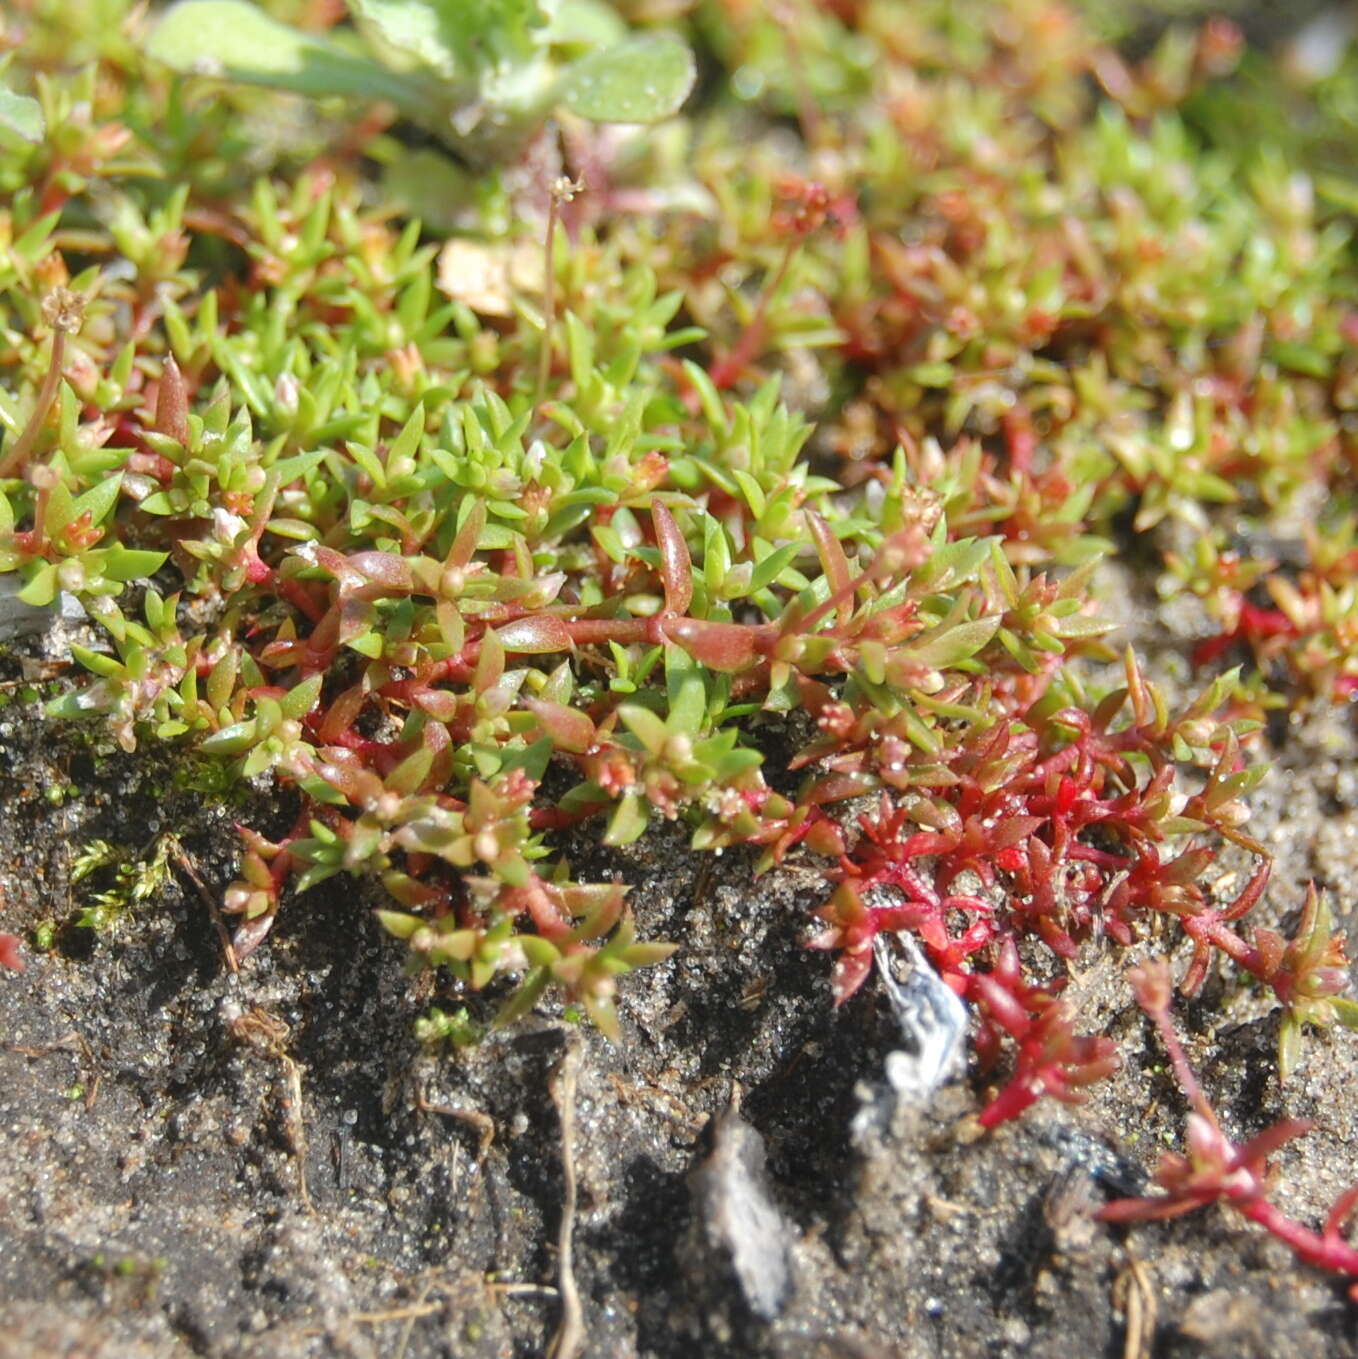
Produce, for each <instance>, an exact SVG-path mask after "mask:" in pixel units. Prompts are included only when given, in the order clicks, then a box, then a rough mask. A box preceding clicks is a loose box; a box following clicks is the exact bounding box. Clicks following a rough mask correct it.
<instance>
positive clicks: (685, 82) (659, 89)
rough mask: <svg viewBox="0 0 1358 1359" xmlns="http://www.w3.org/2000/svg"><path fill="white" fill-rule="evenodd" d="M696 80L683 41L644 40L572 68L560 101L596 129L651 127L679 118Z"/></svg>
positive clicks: (647, 36) (650, 36) (664, 36)
mask: <svg viewBox="0 0 1358 1359" xmlns="http://www.w3.org/2000/svg"><path fill="white" fill-rule="evenodd" d="M695 75H696V69H695V67H694V64H693V53H692V52H690V51H689V49H688V47H687V45H686V44H685V43H684V42H683V41H682V40H681V39H679V38H677V37H674V36H672V35H670V34H645V35H642V36H639V37H635V38H628V39H627V40H626V41H624V42H620V43H618V44H617V46H616V47H607V48H604V49H603V50H602V51H599V52H593V53H591V54H590V55H589V56H587V57H585V58H584V59H583V60H581V61H578V62H576V63H575V65H574V66H572V67H571V68H570V70H569V71H567V73H566V75H565V76H564V77H563V79H562V85H561V99H562V102H563V103H564V104H565V105H566V107H567V108H569V109H570V111H571V112H572V113H578V114H579V115H580V116H581V117H582V118H590V119H593V121H595V122H596V123H655V122H659V121H660V119H662V118H670V117H672V116H673V115H674V114H676V113H678V112H679V109H680V106H681V105H682V104H683V102H684V100H685V99H687V98H688V95H689V91H690V90H691V89H692V88H693V81H694V77H695Z"/></svg>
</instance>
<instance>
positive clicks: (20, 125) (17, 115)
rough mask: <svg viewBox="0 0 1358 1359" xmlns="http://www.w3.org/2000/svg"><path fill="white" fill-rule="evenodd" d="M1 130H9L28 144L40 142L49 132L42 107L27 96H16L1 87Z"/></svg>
mask: <svg viewBox="0 0 1358 1359" xmlns="http://www.w3.org/2000/svg"><path fill="white" fill-rule="evenodd" d="M0 128H7V129H8V130H9V131H10V132H12V133H14V135H15V136H17V137H21V138H22V139H23V140H24V141H26V142H40V141H42V139H43V137H44V135H45V134H46V132H47V122H46V119H44V118H43V116H42V105H41V104H39V103H38V101H37V100H36V99H30V98H29V97H28V96H27V95H23V94H15V93H14V91H13V90H7V89H5V87H4V86H3V85H0Z"/></svg>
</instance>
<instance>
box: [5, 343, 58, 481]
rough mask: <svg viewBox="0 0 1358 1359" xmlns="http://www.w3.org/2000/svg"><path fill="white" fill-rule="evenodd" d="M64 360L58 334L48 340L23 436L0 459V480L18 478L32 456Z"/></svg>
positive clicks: (54, 392) (54, 395)
mask: <svg viewBox="0 0 1358 1359" xmlns="http://www.w3.org/2000/svg"><path fill="white" fill-rule="evenodd" d="M65 357H66V332H65V331H64V330H59V331H57V332H56V334H55V335H53V336H52V356H51V358H50V359H49V360H48V363H47V373H46V375H45V376H44V378H43V380H42V386H41V387H40V388H38V399H37V401H36V402H35V403H34V406H33V413H32V414H31V415H30V416H29V417H28V423H27V424H26V425H25V426H24V429H23V433H22V434H20V435H19V437H18V438H17V439H16V440H15V441H14V443H13V444H12V445H11V446H10V448H9V451H8V452H7V453H6V454H5V456H4V457H3V458H0V477H14V476H20V475H22V473H23V470H24V465H25V464H26V463H27V462H28V458H29V455H30V454H31V453H32V452H33V446H34V444H36V443H37V442H38V435H39V434H40V433H41V432H42V427H43V425H44V424H45V423H46V421H47V413H48V411H50V410H51V409H52V402H53V401H54V400H55V399H56V395H57V387H58V386H59V385H60V383H61V368H62V362H63V360H64V359H65Z"/></svg>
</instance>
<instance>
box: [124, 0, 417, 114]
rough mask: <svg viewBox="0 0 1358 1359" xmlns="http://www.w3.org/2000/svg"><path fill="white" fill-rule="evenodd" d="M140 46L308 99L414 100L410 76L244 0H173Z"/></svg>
mask: <svg viewBox="0 0 1358 1359" xmlns="http://www.w3.org/2000/svg"><path fill="white" fill-rule="evenodd" d="M146 50H147V52H148V53H149V54H150V55H151V56H152V57H154V58H156V60H158V61H163V62H164V63H165V64H166V65H167V66H169V67H170V68H171V69H172V70H175V71H179V72H180V73H182V74H184V75H202V76H216V77H219V78H221V79H226V80H240V81H244V82H245V83H246V84H250V85H267V86H269V87H271V88H272V89H276V90H290V91H292V92H293V93H294V94H304V95H307V96H309V97H310V98H313V99H319V98H324V97H326V96H329V95H344V96H348V97H350V98H355V99H389V100H391V101H392V102H393V103H396V104H399V105H401V106H402V107H406V108H408V107H409V106H410V105H411V103H412V102H418V99H417V96H416V94H415V91H414V89H413V87H412V85H411V83H410V82H408V81H403V80H402V79H401V78H400V77H399V76H397V75H395V74H394V73H392V72H391V71H388V70H387V69H385V68H384V67H382V66H379V65H378V64H377V63H376V62H374V61H370V60H369V59H368V58H367V57H363V56H359V55H356V54H355V53H352V52H346V51H345V50H344V49H342V48H341V47H339V46H337V45H336V44H335V43H332V42H329V41H327V40H325V39H323V38H318V37H316V36H314V35H313V34H310V33H299V32H298V31H297V30H296V29H295V28H289V27H288V25H287V24H281V23H279V22H278V21H277V20H276V19H272V18H270V17H269V15H268V14H266V13H265V12H264V11H263V10H262V9H260V8H259V7H258V6H257V5H252V4H249V3H248V0H181V3H180V4H177V5H174V6H173V7H171V8H170V9H169V10H168V11H167V12H166V14H165V17H164V18H163V19H162V20H161V21H160V23H159V24H157V25H156V28H155V30H154V31H153V32H152V34H151V37H150V40H149V42H148V43H147V47H146Z"/></svg>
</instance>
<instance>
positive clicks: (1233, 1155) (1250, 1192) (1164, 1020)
mask: <svg viewBox="0 0 1358 1359" xmlns="http://www.w3.org/2000/svg"><path fill="white" fill-rule="evenodd" d="M1128 979H1129V980H1130V981H1131V983H1132V987H1133V989H1134V990H1135V992H1136V998H1137V1002H1138V1003H1139V1004H1140V1006H1141V1008H1142V1009H1143V1010H1145V1012H1146V1013H1147V1014H1148V1015H1149V1016H1150V1018H1151V1020H1152V1021H1153V1022H1154V1024H1155V1027H1156V1029H1157V1030H1158V1031H1159V1034H1160V1039H1161V1041H1162V1042H1163V1043H1164V1045H1165V1049H1166V1051H1167V1052H1168V1053H1169V1057H1170V1061H1171V1063H1172V1064H1173V1067H1174V1074H1175V1076H1176V1078H1177V1080H1178V1082H1179V1086H1180V1088H1181V1089H1182V1090H1183V1092H1184V1094H1185V1095H1186V1096H1187V1097H1188V1101H1189V1103H1190V1104H1191V1106H1192V1112H1191V1113H1190V1114H1189V1115H1188V1126H1187V1143H1188V1154H1187V1155H1182V1154H1180V1153H1178V1152H1165V1153H1163V1154H1162V1155H1161V1157H1160V1164H1159V1167H1158V1168H1157V1170H1156V1173H1155V1177H1154V1181H1153V1182H1154V1184H1155V1186H1156V1187H1157V1188H1158V1189H1160V1190H1161V1191H1162V1193H1161V1194H1159V1195H1156V1196H1148V1197H1145V1198H1126V1199H1115V1200H1114V1201H1113V1202H1112V1203H1109V1204H1106V1205H1105V1206H1104V1207H1103V1208H1101V1209H1100V1210H1099V1213H1098V1216H1099V1217H1100V1218H1102V1219H1103V1220H1104V1221H1105V1222H1144V1221H1159V1220H1162V1219H1165V1218H1172V1217H1181V1216H1183V1215H1184V1214H1185V1213H1191V1212H1194V1211H1195V1210H1196V1209H1199V1208H1204V1207H1206V1206H1207V1205H1208V1204H1211V1203H1218V1202H1221V1203H1226V1204H1229V1205H1230V1206H1231V1207H1232V1208H1234V1209H1235V1210H1236V1211H1237V1212H1239V1213H1241V1214H1242V1215H1243V1216H1245V1217H1247V1218H1249V1220H1250V1221H1251V1222H1257V1223H1258V1224H1259V1225H1260V1226H1261V1227H1263V1228H1264V1229H1265V1230H1266V1231H1268V1232H1271V1233H1272V1234H1273V1235H1274V1236H1276V1237H1277V1238H1278V1239H1279V1240H1280V1241H1283V1242H1285V1243H1286V1244H1287V1245H1288V1246H1290V1247H1291V1248H1292V1250H1293V1251H1294V1252H1295V1253H1296V1255H1297V1256H1298V1258H1300V1259H1302V1260H1305V1261H1306V1262H1307V1263H1308V1264H1313V1265H1319V1266H1320V1267H1321V1268H1322V1269H1329V1270H1334V1271H1336V1272H1338V1273H1340V1274H1347V1275H1350V1276H1352V1277H1355V1278H1358V1249H1355V1247H1354V1246H1352V1245H1351V1244H1350V1243H1349V1242H1348V1240H1347V1239H1346V1238H1345V1237H1344V1235H1343V1229H1344V1226H1345V1224H1346V1223H1347V1222H1348V1220H1349V1218H1350V1217H1351V1216H1352V1215H1353V1212H1354V1209H1355V1208H1358V1185H1355V1186H1353V1188H1351V1189H1348V1190H1346V1191H1345V1192H1344V1193H1343V1194H1341V1195H1340V1196H1339V1198H1338V1199H1336V1200H1335V1203H1334V1206H1333V1207H1332V1208H1331V1209H1330V1212H1329V1214H1328V1216H1327V1217H1326V1219H1325V1225H1324V1226H1323V1227H1322V1228H1321V1230H1320V1231H1319V1232H1317V1231H1315V1230H1314V1229H1313V1228H1310V1227H1307V1226H1306V1225H1305V1224H1304V1223H1301V1222H1298V1221H1297V1220H1296V1219H1295V1218H1291V1217H1288V1216H1287V1214H1286V1213H1284V1212H1283V1211H1282V1209H1281V1208H1279V1207H1278V1205H1277V1204H1276V1203H1274V1202H1273V1200H1272V1199H1271V1197H1270V1186H1269V1183H1268V1164H1267V1162H1268V1158H1269V1156H1271V1155H1272V1154H1273V1153H1274V1152H1275V1151H1277V1150H1278V1149H1279V1148H1280V1147H1283V1146H1285V1145H1286V1144H1287V1143H1288V1142H1291V1141H1293V1140H1294V1139H1296V1138H1298V1137H1301V1136H1302V1135H1303V1134H1305V1133H1307V1132H1310V1131H1311V1130H1312V1129H1313V1128H1314V1127H1315V1124H1314V1123H1313V1122H1311V1121H1310V1120H1308V1119H1284V1120H1282V1121H1281V1122H1279V1123H1275V1124H1274V1125H1273V1126H1272V1127H1269V1128H1265V1129H1264V1131H1263V1132H1261V1133H1258V1134H1257V1135H1256V1136H1254V1137H1252V1138H1251V1139H1250V1140H1249V1141H1248V1142H1245V1143H1243V1144H1241V1143H1236V1142H1233V1141H1232V1140H1231V1139H1230V1138H1229V1137H1227V1136H1226V1134H1225V1132H1223V1130H1222V1128H1221V1124H1220V1121H1219V1120H1218V1119H1217V1116H1216V1112H1215V1111H1214V1110H1213V1108H1212V1106H1211V1104H1210V1103H1209V1102H1208V1099H1207V1096H1206V1095H1205V1094H1204V1093H1203V1091H1202V1087H1201V1086H1200V1085H1199V1084H1198V1080H1197V1077H1196V1076H1195V1075H1194V1073H1193V1069H1192V1067H1191V1066H1190V1065H1189V1063H1188V1058H1187V1056H1186V1055H1185V1053H1184V1050H1183V1046H1182V1044H1180V1042H1179V1038H1178V1035H1177V1034H1176V1033H1175V1031H1174V1024H1173V1021H1172V1020H1171V1018H1170V1012H1169V1011H1170V998H1171V995H1172V991H1173V988H1172V984H1171V979H1170V972H1169V964H1168V962H1167V961H1166V960H1164V959H1163V958H1162V959H1157V960H1155V961H1153V962H1150V963H1147V964H1146V965H1145V966H1143V967H1138V968H1133V969H1132V971H1131V972H1130V973H1129V974H1128ZM1349 1292H1350V1296H1351V1297H1353V1298H1354V1299H1355V1301H1358V1283H1355V1284H1354V1285H1353V1286H1352V1287H1351V1288H1350V1290H1349Z"/></svg>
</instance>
